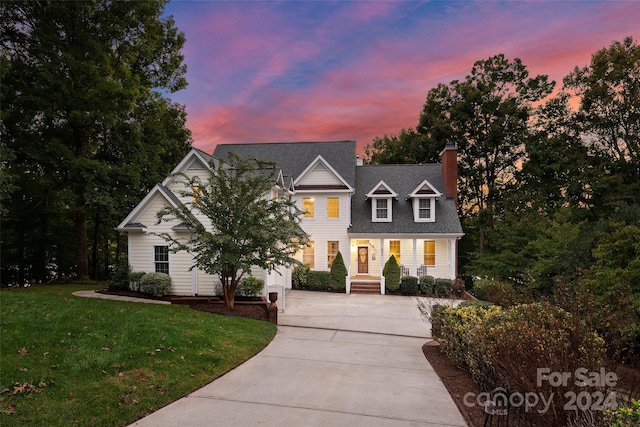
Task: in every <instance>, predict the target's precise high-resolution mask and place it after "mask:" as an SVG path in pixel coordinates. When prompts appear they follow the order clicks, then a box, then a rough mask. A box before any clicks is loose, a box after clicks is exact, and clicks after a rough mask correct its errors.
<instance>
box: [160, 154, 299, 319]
mask: <svg viewBox="0 0 640 427" xmlns="http://www.w3.org/2000/svg"><path fill="white" fill-rule="evenodd" d="M211 168H212V169H213V173H212V175H211V177H210V178H209V179H208V180H207V181H206V182H201V181H200V179H198V178H197V177H195V178H192V179H189V178H188V177H187V176H185V175H183V178H184V180H183V182H184V184H185V188H186V190H185V191H183V192H182V193H181V194H182V195H183V196H188V197H191V198H192V200H193V201H192V202H190V203H186V204H184V205H180V206H178V207H172V206H169V207H166V208H164V209H162V210H161V211H160V212H158V221H159V222H163V221H178V222H179V223H184V224H186V225H187V227H188V228H189V230H190V231H191V234H190V236H189V237H188V238H185V239H181V238H180V237H175V236H173V235H171V234H168V233H164V234H161V236H162V237H163V238H164V239H165V240H167V242H169V243H170V246H171V250H172V251H181V250H186V251H189V252H190V253H191V254H193V256H194V267H198V268H199V269H202V270H203V271H205V272H207V273H208V274H212V275H217V276H219V278H220V281H221V283H222V287H223V292H224V299H225V303H226V305H227V306H228V307H233V303H234V297H235V292H236V289H237V286H238V283H239V281H240V280H241V279H242V277H243V275H244V274H245V273H248V272H249V271H250V269H251V267H252V266H257V267H260V268H263V269H267V270H269V271H272V270H274V269H276V268H277V267H278V266H283V265H285V266H288V265H293V264H299V261H297V260H296V259H295V258H294V256H295V255H296V253H298V251H299V250H300V248H301V247H303V246H304V245H305V244H306V242H307V235H306V233H305V232H304V231H303V230H302V228H300V221H301V219H302V212H301V211H300V209H299V208H297V206H296V205H295V203H294V202H293V201H291V200H289V199H288V198H286V197H285V196H280V197H275V198H271V197H268V195H269V194H270V192H271V190H272V189H274V186H275V168H274V164H273V163H271V162H264V161H260V160H256V159H252V158H249V159H244V158H240V157H239V156H236V155H233V154H232V155H230V156H229V157H228V158H227V159H226V160H224V161H223V160H220V161H215V162H212V163H211ZM277 191H278V192H279V193H280V192H282V193H283V194H284V193H285V191H284V190H283V189H280V188H277Z"/></svg>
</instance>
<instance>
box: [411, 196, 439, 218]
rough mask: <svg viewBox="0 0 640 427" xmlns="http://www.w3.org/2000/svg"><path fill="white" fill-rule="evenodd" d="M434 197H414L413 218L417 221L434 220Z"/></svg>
mask: <svg viewBox="0 0 640 427" xmlns="http://www.w3.org/2000/svg"><path fill="white" fill-rule="evenodd" d="M434 203H435V199H434V198H431V197H429V198H419V199H413V218H414V220H415V222H434V221H435V220H436V218H435V215H434Z"/></svg>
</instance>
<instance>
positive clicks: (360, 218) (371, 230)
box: [349, 163, 463, 236]
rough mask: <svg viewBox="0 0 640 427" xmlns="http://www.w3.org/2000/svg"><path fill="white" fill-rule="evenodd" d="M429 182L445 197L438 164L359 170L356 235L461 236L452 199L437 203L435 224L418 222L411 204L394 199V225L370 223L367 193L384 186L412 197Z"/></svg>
mask: <svg viewBox="0 0 640 427" xmlns="http://www.w3.org/2000/svg"><path fill="white" fill-rule="evenodd" d="M425 181H427V182H428V183H429V184H430V185H431V186H432V187H433V190H435V191H437V192H439V193H442V192H443V190H444V183H443V181H442V167H441V165H440V164H439V163H433V164H427V165H365V166H358V167H356V187H355V188H356V192H355V194H354V195H353V197H352V198H351V224H352V225H351V227H350V228H349V233H353V234H360V233H363V234H426V233H433V234H448V235H460V236H461V235H462V234H463V231H462V225H461V224H460V219H459V218H458V212H457V210H456V206H455V203H454V201H453V199H448V198H446V197H440V198H439V199H438V201H437V202H436V204H435V206H436V208H435V209H436V210H435V218H436V220H435V222H415V221H414V217H413V205H412V203H413V202H412V200H411V199H407V198H405V197H399V198H398V199H393V200H392V202H391V208H392V209H393V222H372V221H371V199H370V198H368V192H370V191H371V189H374V188H376V186H377V185H378V184H379V183H380V182H384V183H385V185H386V186H387V187H388V188H392V189H393V190H394V191H395V192H397V193H398V194H400V195H410V194H412V193H413V192H414V191H416V189H417V190H420V189H422V188H423V185H424V183H425Z"/></svg>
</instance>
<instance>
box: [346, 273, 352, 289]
mask: <svg viewBox="0 0 640 427" xmlns="http://www.w3.org/2000/svg"><path fill="white" fill-rule="evenodd" d="M346 293H347V295H348V294H350V293H351V267H349V271H348V272H347V287H346Z"/></svg>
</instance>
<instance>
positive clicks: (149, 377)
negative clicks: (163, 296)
mask: <svg viewBox="0 0 640 427" xmlns="http://www.w3.org/2000/svg"><path fill="white" fill-rule="evenodd" d="M86 289H97V287H96V286H91V285H55V286H54V285H46V286H36V287H32V288H27V289H23V290H17V291H16V290H4V291H1V292H0V362H1V363H0V391H1V393H0V425H2V426H3V427H7V426H13V425H16V426H17V425H20V426H24V425H31V426H56V425H82V426H84V425H99V426H123V425H127V424H129V423H131V422H133V421H135V420H137V419H139V418H141V417H143V416H145V415H147V414H149V413H151V412H153V411H154V410H157V409H159V408H161V407H163V406H165V405H167V404H169V403H171V402H173V401H175V400H177V399H179V398H180V397H182V396H185V395H186V394H188V393H190V392H192V391H194V390H196V389H198V388H199V387H202V386H203V385H205V384H207V383H209V382H211V381H212V380H213V379H215V378H217V377H219V376H221V375H222V374H224V373H225V372H228V371H229V370H231V369H233V368H234V367H235V366H237V365H239V364H240V363H242V362H243V361H245V360H247V359H248V358H250V357H251V356H253V355H255V354H256V353H257V352H259V351H260V350H262V349H263V348H264V347H265V346H266V345H267V344H268V343H269V342H270V341H271V339H273V337H274V335H275V331H276V328H275V325H273V324H271V323H268V322H264V321H257V320H250V319H243V318H237V317H225V316H220V315H215V314H211V313H204V312H200V311H196V310H192V309H190V308H188V307H185V306H177V305H157V304H141V303H132V302H120V301H108V300H100V299H92V298H78V297H74V296H72V295H71V293H72V292H74V291H77V290H86Z"/></svg>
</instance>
